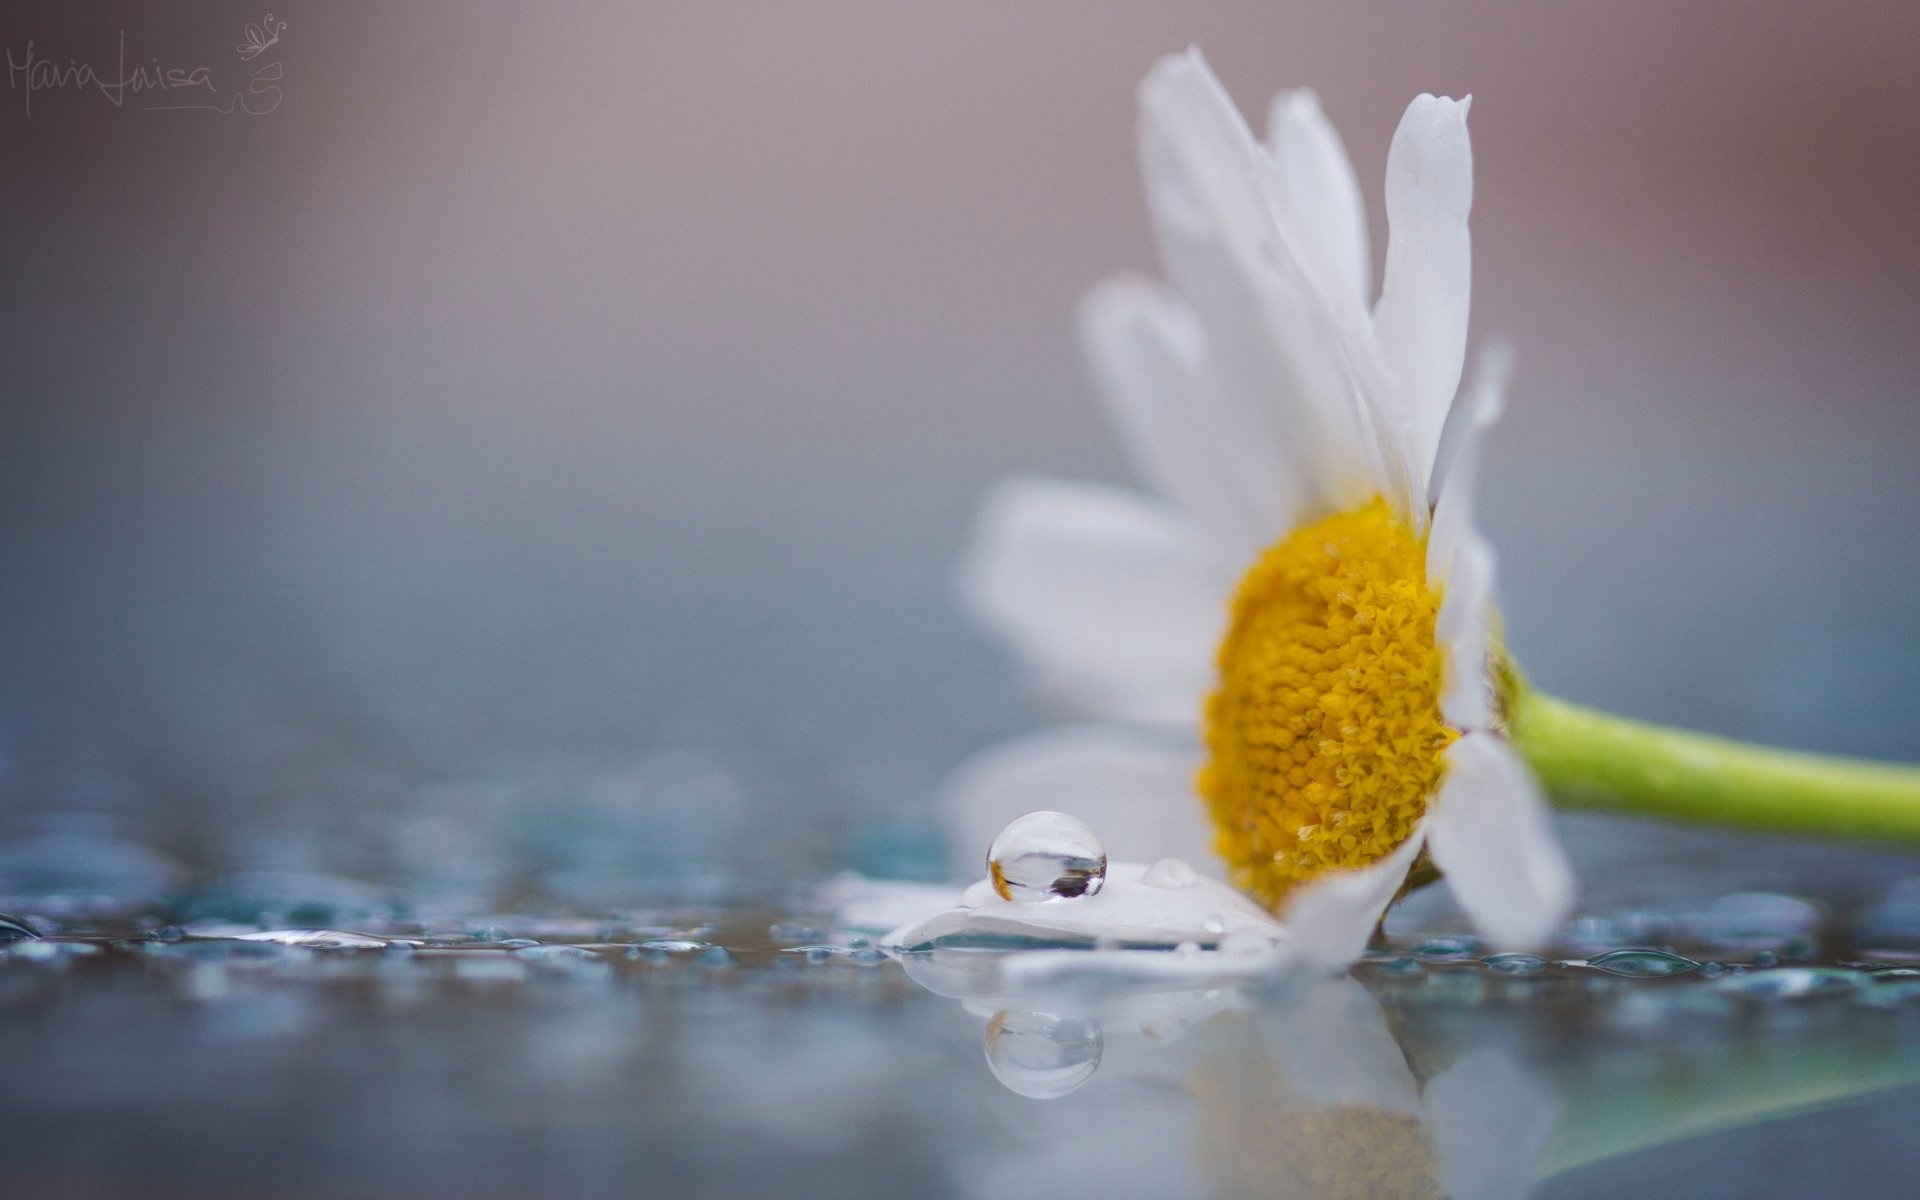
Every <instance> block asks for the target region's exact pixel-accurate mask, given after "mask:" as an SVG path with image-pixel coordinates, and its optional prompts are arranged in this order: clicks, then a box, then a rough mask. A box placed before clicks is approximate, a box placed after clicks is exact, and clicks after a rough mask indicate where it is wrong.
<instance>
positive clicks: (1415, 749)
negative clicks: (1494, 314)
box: [953, 51, 1571, 962]
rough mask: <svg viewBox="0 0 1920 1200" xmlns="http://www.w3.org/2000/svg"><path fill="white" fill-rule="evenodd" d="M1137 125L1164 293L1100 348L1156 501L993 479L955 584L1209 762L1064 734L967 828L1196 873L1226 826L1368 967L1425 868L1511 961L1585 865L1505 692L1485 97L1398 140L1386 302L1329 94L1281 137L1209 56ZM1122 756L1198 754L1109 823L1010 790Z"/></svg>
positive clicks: (1100, 332) (1069, 691)
mask: <svg viewBox="0 0 1920 1200" xmlns="http://www.w3.org/2000/svg"><path fill="white" fill-rule="evenodd" d="M1141 105H1142V122H1141V157H1142V162H1143V168H1144V173H1145V179H1146V185H1147V193H1148V199H1149V203H1150V206H1151V209H1152V213H1153V219H1154V228H1155V232H1156V235H1157V238H1158V241H1159V244H1160V249H1161V254H1162V258H1163V260H1164V262H1165V266H1166V271H1167V276H1168V284H1167V285H1162V284H1159V283H1155V282H1150V281H1144V280H1138V279H1122V280H1117V281H1114V282H1110V283H1108V284H1106V285H1103V286H1102V287H1100V288H1099V289H1097V290H1096V291H1095V292H1094V293H1093V295H1092V296H1090V297H1089V299H1088V301H1087V303H1086V305H1085V308H1084V310H1083V313H1082V333H1083V339H1084V341H1085V344H1086V348H1087V351H1088V354H1089V357H1090V359H1091V361H1092V363H1093V366H1094V369H1095V373H1096V375H1097V376H1098V379H1099V382H1100V384H1101V390H1102V392H1103V394H1104V396H1105V397H1106V399H1107V400H1108V402H1109V404H1110V407H1111V409H1112V413H1113V417H1114V420H1115V423H1116V424H1117V425H1118V426H1119V428H1120V431H1121V433H1122V435H1123V437H1124V438H1125V440H1126V442H1127V445H1128V448H1129V449H1130V451H1131V454H1132V457H1133V459H1134V461H1135V463H1136V465H1137V466H1138V468H1139V470H1140V472H1141V473H1142V475H1144V476H1145V478H1146V480H1147V482H1148V483H1149V484H1151V485H1152V487H1153V488H1154V490H1155V491H1157V492H1158V493H1159V495H1158V496H1157V497H1145V496H1139V495H1135V494H1132V493H1126V492H1121V491H1118V490H1115V489H1109V488H1098V487H1091V486H1084V485H1074V484H1066V483H1059V482H1052V481H1015V482H1011V483H1008V484H1004V485H1002V486H1001V487H1000V488H999V489H998V490H997V491H996V492H995V493H994V494H993V495H992V496H990V497H989V499H988V501H987V504H986V505H985V507H984V511H983V514H982V517H981V520H980V525H979V529H978V534H977V538H976V541H975V544H974V546H973V548H972V550H971V552H970V554H969V557H968V560H967V562H966V564H965V567H964V569H963V573H962V585H963V592H964V596H965V599H966V601H967V602H968V604H969V607H970V608H971V609H972V610H973V611H974V613H975V614H976V615H977V616H978V617H979V618H980V619H981V620H982V621H983V622H984V623H985V624H986V625H987V626H988V627H989V628H991V629H993V630H995V631H996V632H998V633H1000V634H1001V635H1003V636H1004V637H1006V638H1007V640H1008V641H1010V642H1011V643H1012V644H1013V645H1014V647H1015V648H1016V649H1017V650H1018V651H1019V652H1020V654H1021V655H1022V657H1023V658H1024V659H1025V661H1026V662H1027V664H1028V665H1029V667H1030V668H1031V669H1032V673H1033V675H1034V677H1035V679H1036V681H1037V683H1038V684H1039V686H1040V687H1041V689H1042V690H1043V692H1045V693H1046V694H1047V695H1048V696H1049V697H1050V698H1052V699H1054V700H1055V701H1057V702H1060V703H1061V704H1062V705H1063V706H1065V707H1067V708H1070V709H1074V710H1078V711H1080V712H1081V713H1083V714H1084V715H1086V716H1089V717H1093V718H1096V719H1099V720H1102V721H1107V722H1113V723H1116V724H1119V725H1124V726H1131V727H1133V728H1135V729H1140V728H1148V729H1153V730H1157V731H1158V736H1159V737H1161V738H1162V739H1167V738H1168V737H1169V734H1170V733H1171V734H1172V735H1173V742H1174V743H1177V741H1178V740H1179V736H1180V731H1183V730H1185V731H1191V732H1190V733H1189V734H1187V735H1186V737H1187V738H1188V741H1189V745H1191V746H1192V749H1184V748H1181V747H1178V746H1177V745H1174V747H1173V748H1171V749H1170V748H1168V747H1169V745H1170V744H1172V743H1169V742H1168V741H1164V740H1163V741H1162V743H1161V744H1160V745H1159V746H1158V747H1155V746H1153V744H1152V743H1150V742H1147V743H1142V742H1139V741H1138V740H1137V739H1136V735H1134V734H1116V733H1114V732H1111V731H1108V732H1097V731H1095V730H1093V729H1091V728H1083V729H1080V730H1077V731H1074V732H1072V733H1067V734H1059V733H1056V734H1052V735H1046V737H1045V738H1043V739H1042V740H1041V741H1039V742H1029V743H1027V744H1025V745H1023V746H1021V747H1018V748H1016V749H1014V750H1010V751H1003V752H1001V753H1000V754H998V755H996V756H994V757H993V758H991V759H989V761H988V763H987V764H985V765H983V766H981V767H977V768H975V769H974V770H972V771H970V772H967V773H966V774H964V775H963V776H962V778H961V780H960V782H959V783H958V784H957V785H956V787H955V789H954V793H953V794H954V798H955V804H956V806H957V808H956V811H957V813H958V815H959V818H960V822H961V824H962V825H963V827H964V829H965V830H966V833H967V835H968V836H969V837H975V836H978V831H980V830H982V829H985V830H987V831H989V832H990V831H991V830H992V829H995V828H997V827H998V824H999V822H1003V821H1004V820H1006V818H1007V817H1008V816H1011V815H1012V814H1013V813H1014V812H1017V811H1021V810H1023V809H1026V808H1037V807H1046V808H1063V809H1069V810H1073V811H1076V812H1077V813H1078V815H1081V816H1083V817H1086V818H1087V819H1089V820H1090V821H1091V822H1092V823H1093V824H1094V825H1095V827H1097V828H1101V829H1102V830H1104V831H1107V833H1106V836H1107V839H1108V844H1109V848H1110V850H1112V851H1114V852H1116V853H1117V854H1118V855H1120V856H1122V857H1129V858H1140V859H1147V860H1151V859H1153V858H1157V857H1161V856H1163V855H1166V854H1187V855H1191V854H1192V853H1193V843H1194V842H1195V841H1198V840H1202V838H1201V836H1199V835H1197V834H1196V832H1195V827H1196V826H1198V825H1199V824H1200V823H1201V821H1200V819H1202V818H1203V819H1204V821H1205V824H1206V825H1207V826H1209V827H1210V830H1209V832H1208V833H1207V834H1206V835H1205V836H1204V840H1205V842H1206V843H1207V844H1209V845H1210V846H1211V848H1212V850H1213V852H1214V854H1215V855H1216V856H1217V860H1218V862H1219V863H1220V864H1221V866H1222V867H1223V868H1224V870H1225V873H1226V875H1227V877H1228V878H1229V879H1230V880H1231V881H1232V882H1234V883H1235V884H1236V885H1237V886H1239V887H1240V888H1241V889H1242V890H1244V891H1246V892H1248V893H1249V894H1251V895H1253V896H1254V897H1256V898H1257V899H1259V900H1260V901H1262V902H1263V903H1264V904H1266V905H1267V906H1268V907H1270V908H1272V909H1274V910H1276V911H1284V912H1285V914H1286V915H1287V917H1288V919H1289V924H1290V926H1292V937H1293V940H1294V941H1295V943H1296V946H1297V948H1298V949H1300V950H1302V951H1303V952H1304V953H1305V954H1306V955H1307V956H1308V957H1310V958H1316V959H1320V960H1324V961H1327V962H1341V961H1345V960H1348V959H1350V958H1352V957H1353V956H1355V955H1357V954H1358V952H1359V950H1360V948H1361V947H1362V946H1363V945H1364V942H1365V939H1366V936H1367V935H1368V933H1369V932H1370V931H1371V930H1372V928H1373V926H1374V924H1375V923H1376V922H1377V921H1378V919H1379V917H1380V915H1381V913H1382V912H1383V911H1384V910H1385V908H1386V906H1387V905H1388V903H1390V902H1391V900H1392V899H1393V897H1394V896H1395V895H1396V894H1397V893H1399V891H1400V890H1401V889H1402V887H1403V886H1404V884H1405V883H1406V881H1407V879H1408V876H1409V872H1410V871H1412V870H1413V869H1414V868H1415V866H1416V863H1417V862H1420V861H1421V860H1422V859H1423V856H1425V857H1430V859H1431V861H1432V862H1433V863H1434V864H1437V866H1438V867H1439V868H1440V869H1441V870H1442V871H1444V872H1445V874H1446V876H1447V877H1448V879H1449V881H1450V882H1451V885H1452V887H1453V890H1454V892H1455V894H1456V896H1457V898H1458V899H1459V900H1460V901H1461V903H1462V904H1463V906H1464V907H1465V908H1466V909H1467V910H1468V912H1469V913H1470V914H1471V915H1472V916H1473V917H1474V919H1475V920H1476V922H1477V923H1478V924H1479V925H1480V926H1481V927H1482V928H1483V929H1484V930H1485V931H1486V932H1487V933H1488V935H1489V936H1490V937H1491V938H1492V939H1493V940H1494V941H1496V942H1499V943H1502V944H1512V945H1519V944H1526V943H1531V942H1535V941H1538V940H1539V939H1541V938H1542V937H1544V936H1545V935H1546V934H1547V933H1548V932H1550V931H1551V929H1552V928H1553V927H1554V926H1555V925H1556V924H1558V922H1559V921H1560V920H1561V919H1562V917H1563V916H1564V914H1565V912H1566V909H1567V906H1568V904H1569V903H1570V898H1571V878H1570V875H1569V873H1568V871H1567V868H1566V865H1565V863H1564V860H1563V858H1562V856H1561V854H1560V851H1559V849H1558V846H1557V844H1556V843H1555V841H1554V839H1553V836H1552V833H1551V830H1550V827H1549V824H1548V821H1547V818H1546V816H1545V813H1544V809H1543V806H1542V804H1541V801H1540V798H1539V795H1538V791H1537V788H1536V787H1535V785H1534V783H1533V781H1532V779H1531V777H1530V776H1529V774H1528V772H1527V770H1526V768H1525V767H1524V765H1523V764H1522V763H1521V761H1520V760H1519V758H1518V757H1517V756H1516V755H1515V754H1514V752H1513V751H1512V749H1511V748H1510V747H1509V746H1508V745H1507V743H1506V741H1505V739H1504V737H1503V736H1502V731H1501V726H1500V714H1499V712H1498V701H1497V695H1496V688H1495V686H1494V669H1493V668H1494V659H1495V656H1496V653H1497V646H1496V642H1495V633H1494V622H1495V613H1494V610H1493V607H1492V585H1493V554H1492V551H1491V549H1490V548H1489V547H1488V546H1487V544H1486V542H1485V541H1484V539H1482V538H1481V537H1480V536H1479V534H1478V533H1477V532H1476V531H1475V530H1474V527H1473V518H1472V512H1471V494H1472V487H1473V483H1474V475H1475V457H1476V454H1477V447H1478V443H1479V439H1480V435H1481V432H1482V431H1483V429H1484V428H1485V426H1486V425H1487V424H1488V423H1489V422H1490V421H1491V420H1492V419H1493V418H1494V416H1495V415H1497V411H1498V408H1499V403H1500V397H1501V394H1502V391H1503V386H1504V375H1505V364H1504V362H1503V361H1501V360H1500V359H1499V358H1498V357H1497V356H1495V357H1493V358H1491V359H1490V360H1489V361H1487V362H1486V364H1485V365H1484V366H1483V368H1482V369H1481V370H1480V371H1479V372H1478V373H1477V374H1478V376H1479V378H1478V379H1477V380H1476V381H1475V382H1474V383H1473V384H1471V385H1470V386H1469V387H1468V388H1466V389H1465V391H1464V392H1462V391H1461V389H1460V381H1461V376H1462V364H1463V360H1464V357H1465V352H1466V340H1467V312H1468V296H1469V291H1470V276H1471V266H1470V259H1469V239H1468V233H1467V216H1468V211H1469V209H1470V208H1471V203H1472V153H1471V149H1470V147H1469V143H1468V139H1467V130H1466V116H1467V108H1468V102H1467V101H1464V100H1462V101H1454V100H1447V99H1442V98H1437V97H1433V96H1421V97H1419V98H1417V99H1416V100H1415V101H1414V102H1413V104H1412V105H1411V106H1410V107H1409V108H1408V110H1407V113H1406V116H1405V117H1404V118H1403V119H1402V121H1401V123H1400V127H1399V130H1398V131H1397V132H1396V133H1395V135H1394V139H1393V143H1392V147H1391V149H1390V151H1389V154H1388V162H1387V187H1386V202H1387V203H1386V207H1387V218H1388V225H1389V227H1390V231H1391V238H1390V241H1389V245H1388V248H1387V254H1386V261H1385V265H1384V270H1383V283H1382V286H1381V290H1380V295H1379V297H1378V299H1377V300H1376V301H1374V302H1373V303H1372V304H1371V305H1370V304H1369V303H1368V292H1369V285H1370V280H1371V275H1372V267H1371V258H1370V252H1369V248H1368V245H1367V234H1366V225H1367V223H1366V213H1365V208H1364V205H1363V202H1362V200H1361V193H1360V188H1359V185H1358V183H1357V181H1356V179H1355V176H1354V172H1353V168H1352V166H1351V164H1350V163H1349V162H1348V160H1347V156H1346V152H1345V150H1344V149H1343V148H1342V146H1341V143H1340V140H1339V137H1338V135H1337V134H1336V133H1335V132H1334V130H1333V128H1332V126H1331V125H1330V124H1329V123H1328V122H1327V120H1326V118H1325V117H1324V116H1323V115H1322V113H1321V111H1320V106H1319V103H1318V101H1317V100H1316V99H1315V98H1314V96H1313V95H1312V93H1310V92H1304V91H1298V92H1289V93H1283V94H1282V95H1281V96H1280V97H1279V98H1278V99H1276V101H1275V102H1274V104H1273V108H1272V116H1271V122H1270V124H1271V129H1270V133H1269V139H1268V141H1267V142H1266V143H1261V142H1260V141H1258V140H1256V139H1255V137H1254V136H1253V134H1252V132H1251V131H1250V130H1249V129H1248V128H1247V125H1246V123H1245V121H1244V120H1242V118H1241V117H1240V114H1239V112H1238V110H1236V109H1235V108H1234V106H1233V103H1232V101H1231V100H1230V99H1229V98H1228V97H1227V95H1226V92H1225V90H1224V89H1223V88H1222V87H1221V86H1220V83H1219V81H1218V80H1217V79H1215V77H1214V76H1213V74H1212V72H1211V71H1210V70H1209V69H1208V68H1207V65H1206V63H1205V61H1204V60H1203V59H1202V58H1201V57H1200V55H1199V53H1198V52H1197V51H1189V52H1187V53H1185V54H1181V55H1175V56H1172V57H1170V58H1168V59H1166V60H1164V61H1162V62H1161V63H1160V64H1159V65H1158V66H1156V67H1155V68H1154V70H1153V71H1152V72H1151V73H1150V74H1149V75H1148V77H1147V80H1146V82H1145V83H1144V84H1143V86H1142V88H1141ZM1456 392H1459V393H1460V396H1459V399H1458V401H1456V399H1455V396H1456ZM1122 739H1125V740H1127V741H1129V743H1130V745H1129V746H1128V748H1127V749H1125V750H1124V751H1121V750H1119V749H1118V743H1119V742H1120V741H1121V740H1122ZM1196 752H1197V753H1196ZM1116 753H1124V754H1127V755H1131V756H1133V757H1134V758H1135V759H1136V760H1140V759H1146V760H1152V761H1153V762H1156V763H1161V764H1164V763H1166V762H1167V761H1169V759H1170V758H1178V757H1180V756H1181V755H1183V754H1184V756H1185V757H1186V758H1187V763H1186V765H1185V766H1184V767H1176V768H1173V769H1166V768H1165V767H1164V766H1161V767H1145V768H1144V769H1135V770H1132V771H1129V772H1126V774H1127V775H1128V777H1129V778H1130V779H1131V780H1134V781H1136V783H1135V785H1133V786H1123V787H1122V788H1120V789H1117V792H1118V793H1122V794H1109V795H1106V796H1100V797H1097V798H1095V800H1094V808H1095V809H1097V811H1085V810H1081V809H1074V806H1073V804H1072V803H1071V802H1068V801H1064V800H1063V799H1062V797H1061V796H1060V795H1058V794H1055V795H1051V796H1042V795H1038V794H1037V793H1036V792H1035V791H1032V790H1023V789H1022V788H1021V787H1020V786H1018V785H1017V779H1018V778H1020V777H1024V778H1025V779H1026V780H1028V781H1032V780H1035V779H1048V778H1051V779H1052V780H1054V781H1055V782H1058V781H1060V780H1063V779H1066V778H1069V777H1071V776H1073V775H1075V774H1076V773H1077V774H1079V775H1080V776H1081V777H1083V778H1085V777H1096V778H1107V779H1111V778H1112V777H1114V776H1116V775H1118V774H1121V772H1120V770H1119V769H1118V768H1116V767H1115V765H1114V761H1113V760H1114V757H1115V754H1116ZM1196 759H1197V761H1196ZM1136 766H1138V763H1136ZM1144 779H1157V780H1160V781H1162V782H1160V783H1158V784H1155V785H1154V786H1152V787H1141V786H1138V785H1137V781H1140V780H1144ZM1168 779H1177V780H1184V781H1185V783H1184V784H1183V785H1177V786H1168V785H1167V784H1166V783H1165V782H1164V781H1165V780H1168ZM1183 792H1184V793H1185V794H1181V793H1183ZM1196 796H1197V798H1196ZM1129 839H1136V840H1134V841H1129Z"/></svg>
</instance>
